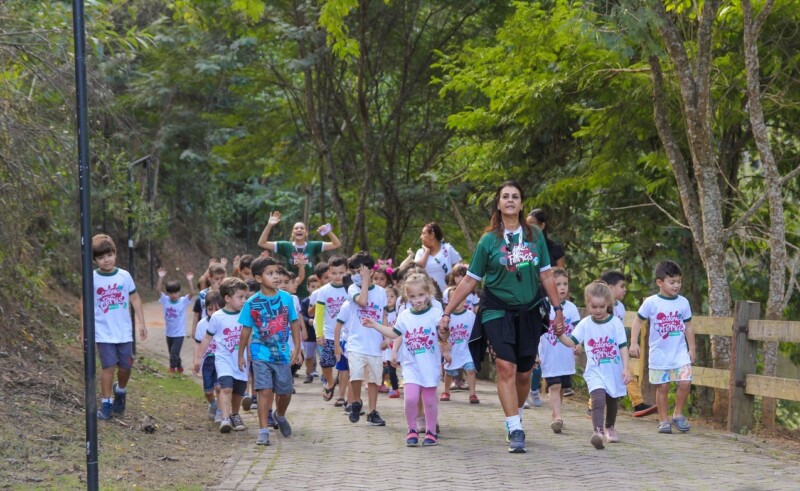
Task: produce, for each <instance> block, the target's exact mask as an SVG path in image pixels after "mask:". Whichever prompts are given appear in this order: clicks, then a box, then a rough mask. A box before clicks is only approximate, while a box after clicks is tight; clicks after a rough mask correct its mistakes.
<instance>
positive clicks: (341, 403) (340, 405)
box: [333, 397, 347, 407]
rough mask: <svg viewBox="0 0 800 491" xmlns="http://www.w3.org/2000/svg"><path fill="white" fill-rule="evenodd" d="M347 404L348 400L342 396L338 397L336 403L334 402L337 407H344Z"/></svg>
mask: <svg viewBox="0 0 800 491" xmlns="http://www.w3.org/2000/svg"><path fill="white" fill-rule="evenodd" d="M345 404H347V401H345V400H344V399H342V398H341V397H340V398H338V399H336V402H334V403H333V405H334V406H336V407H342V406H344V405H345Z"/></svg>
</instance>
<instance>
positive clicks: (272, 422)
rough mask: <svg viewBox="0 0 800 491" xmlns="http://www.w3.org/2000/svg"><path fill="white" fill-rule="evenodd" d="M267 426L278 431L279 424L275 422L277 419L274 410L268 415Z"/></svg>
mask: <svg viewBox="0 0 800 491" xmlns="http://www.w3.org/2000/svg"><path fill="white" fill-rule="evenodd" d="M267 426H271V427H272V428H273V429H276V430H277V429H278V422H277V421H275V417H274V416H273V415H272V409H270V410H269V412H268V413H267Z"/></svg>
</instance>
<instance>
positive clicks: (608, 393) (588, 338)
mask: <svg viewBox="0 0 800 491" xmlns="http://www.w3.org/2000/svg"><path fill="white" fill-rule="evenodd" d="M584 299H585V301H586V308H587V310H588V311H589V316H588V317H586V318H585V319H583V320H582V321H580V322H579V323H578V325H577V326H575V329H574V330H573V331H572V335H571V336H567V335H566V334H564V331H565V326H564V325H557V326H555V327H554V329H555V333H556V335H558V339H560V340H561V342H562V343H564V344H565V345H566V346H569V347H570V348H572V347H575V346H577V345H578V344H582V345H583V349H584V350H585V351H586V368H585V370H584V372H583V378H584V380H586V386H587V387H588V389H589V394H590V395H591V397H592V426H593V428H594V434H592V438H591V440H590V441H591V443H592V445H593V446H594V448H596V449H598V450H600V449H602V448H603V447H604V445H603V440H605V441H606V442H608V443H616V442H618V441H619V437H618V436H617V431H616V429H615V428H614V424H615V423H616V420H617V409H618V406H619V398H621V397H624V396H625V393H626V392H625V384H627V383H628V381H629V380H630V374H629V371H628V343H627V341H626V339H625V327H624V326H623V325H622V322H620V321H619V319H617V318H616V317H615V316H614V315H613V314H612V313H611V309H612V306H613V304H614V298H613V297H612V295H611V290H610V289H609V288H608V285H607V284H605V283H604V282H602V281H594V282H592V283H590V284H589V286H587V287H586V290H585V291H584ZM603 413H605V427H604V426H603Z"/></svg>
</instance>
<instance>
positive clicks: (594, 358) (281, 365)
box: [81, 213, 694, 449]
mask: <svg viewBox="0 0 800 491" xmlns="http://www.w3.org/2000/svg"><path fill="white" fill-rule="evenodd" d="M279 222H280V213H273V214H271V216H270V220H269V223H268V225H267V228H266V229H265V231H264V234H263V235H262V240H261V241H260V242H259V245H261V246H262V247H264V248H265V251H264V252H262V254H261V255H260V256H258V257H254V256H250V255H244V256H241V257H240V256H237V257H236V259H235V260H234V263H233V273H232V274H231V275H228V271H227V264H226V263H227V261H217V260H216V259H212V260H211V261H210V263H209V265H208V268H207V270H206V271H205V272H204V274H203V275H202V276H200V278H199V279H198V282H197V285H198V286H199V288H200V291H199V294H198V295H197V296H196V300H195V301H194V302H192V301H191V298H192V296H193V294H194V284H193V281H194V275H193V274H192V273H187V274H186V275H185V279H186V281H187V282H188V294H187V295H181V285H180V282H178V281H175V280H169V281H167V280H166V277H167V271H166V270H165V269H163V268H160V269H159V270H158V284H157V287H156V290H157V292H158V293H159V295H160V297H159V302H160V303H161V304H162V306H163V309H164V310H163V311H164V320H165V326H166V329H165V334H166V342H167V350H168V352H169V371H170V372H178V373H180V372H183V370H184V367H183V364H182V360H181V356H180V351H181V346H182V343H183V339H184V336H185V335H187V332H186V322H185V314H186V311H187V310H188V309H189V308H192V311H193V313H194V318H193V321H192V323H191V331H190V332H189V333H188V335H191V336H192V338H193V339H194V340H195V342H196V345H195V350H194V356H193V360H192V368H193V370H194V372H195V373H196V374H198V375H200V376H202V380H203V384H202V385H203V393H204V395H205V398H206V400H207V401H208V418H209V419H210V420H213V421H215V422H216V423H217V424H218V425H219V431H220V432H221V433H228V432H230V431H242V430H245V429H246V426H245V424H244V421H243V420H242V417H241V414H240V412H241V411H242V410H245V411H247V410H249V409H250V408H251V407H256V408H257V412H258V424H259V433H258V438H257V440H256V444H258V445H269V444H270V428H275V429H279V430H280V433H281V434H282V435H283V436H284V437H289V436H290V435H291V433H292V428H291V425H290V423H289V420H288V418H287V411H288V408H289V405H290V402H291V399H292V394H293V393H294V392H295V389H294V376H296V372H297V370H298V369H299V368H300V367H302V366H305V373H304V379H303V383H313V382H314V380H315V379H316V378H318V377H319V378H320V381H321V384H322V388H321V397H322V400H323V401H324V402H327V401H332V400H334V398H336V399H335V400H334V401H333V405H334V406H336V407H344V410H345V412H346V413H347V414H348V418H349V421H350V422H351V423H358V422H359V421H360V419H361V416H363V415H365V416H366V418H365V419H366V422H367V424H368V425H371V426H385V425H386V424H387V422H386V421H385V420H384V419H383V418H382V417H381V414H380V412H379V411H378V406H379V403H380V394H381V393H388V398H398V397H400V396H401V394H402V397H403V398H404V403H403V407H404V411H405V418H406V422H405V424H406V426H407V433H406V437H405V442H406V444H407V445H408V446H416V445H418V444H420V442H421V444H422V445H423V446H433V445H436V444H437V443H438V441H439V425H438V414H439V407H438V405H439V402H446V401H450V400H451V397H453V395H452V394H451V391H452V390H454V389H457V388H461V387H462V385H461V384H463V383H465V384H466V388H467V389H468V400H469V402H470V403H472V404H479V403H480V399H479V398H478V395H477V393H476V365H479V363H480V361H482V360H473V358H472V356H473V355H472V353H471V351H470V340H471V339H472V337H473V327H474V326H475V325H476V321H478V320H479V319H478V318H479V316H478V315H476V314H478V312H479V309H480V307H481V303H480V295H479V293H478V292H477V291H472V292H471V293H469V294H468V295H467V297H466V299H465V300H464V301H463V302H462V303H461V304H460V305H454V306H451V307H449V311H450V312H451V313H450V314H444V306H448V304H449V300H450V298H451V293H452V292H453V291H454V289H455V287H456V286H458V285H459V284H460V283H461V281H462V280H463V279H464V278H465V277H466V276H467V266H466V264H464V263H463V262H458V263H457V264H455V265H452V268H450V271H449V272H448V274H447V275H446V277H445V279H444V281H445V284H446V288H445V289H444V291H443V292H442V291H441V287H440V285H439V284H438V283H437V280H438V279H434V278H431V276H430V275H429V274H428V273H427V272H426V270H425V269H424V268H423V267H420V265H419V264H416V263H415V262H413V261H405V262H404V264H403V265H401V267H399V268H396V269H393V268H392V262H391V260H379V261H378V262H376V261H375V258H374V257H373V256H372V255H371V254H370V253H368V252H366V251H361V252H358V253H356V254H353V255H352V256H350V257H349V258H348V257H345V256H342V255H336V253H335V252H333V253H332V254H333V255H330V257H329V258H328V259H327V260H326V261H319V257H318V256H319V255H320V254H321V253H322V252H323V251H334V250H335V249H337V248H338V247H339V240H338V238H336V236H335V235H333V232H332V231H331V228H330V227H329V226H323V227H320V229H318V230H319V232H320V233H321V234H324V235H329V236H330V237H331V239H332V240H331V241H330V242H319V241H307V235H308V234H307V231H306V227H305V225H304V224H296V225H295V226H294V228H293V235H292V239H293V240H292V241H287V242H282V241H277V242H271V241H269V240H268V236H269V233H270V230H271V229H272V228H273V227H274V226H275V225H277V224H278V223H279ZM437 230H438V229H437ZM437 239H438V240H439V241H441V237H438V236H437ZM441 247H442V248H444V249H447V247H449V246H447V245H446V244H445V243H441ZM92 250H93V256H94V260H95V263H96V264H97V266H98V269H97V270H96V271H95V278H94V281H95V292H96V293H95V299H94V300H95V319H96V321H95V325H96V342H97V346H98V352H99V355H100V361H101V366H102V377H101V388H102V399H101V405H100V410H99V411H98V418H100V419H109V418H110V417H112V415H115V414H116V415H119V414H122V413H123V412H124V410H125V387H126V384H127V381H128V379H129V377H130V371H131V367H132V362H133V356H132V354H131V342H132V330H131V319H130V316H129V315H128V305H129V304H130V305H131V306H133V309H134V312H135V313H136V317H137V321H138V326H139V335H140V337H141V338H142V339H144V338H145V337H146V335H147V330H146V327H145V321H144V316H143V313H142V307H141V300H140V299H139V297H138V295H137V294H136V288H135V286H134V284H133V280H132V278H131V277H130V275H129V274H128V273H127V272H125V271H124V270H121V269H119V268H117V267H116V263H115V259H116V250H115V246H114V243H113V241H112V240H111V238H110V237H108V236H106V235H98V236H96V237H95V238H94V240H93V241H92ZM437 250H438V249H437ZM410 256H411V255H410ZM459 260H460V256H459ZM552 274H553V277H554V279H555V285H556V290H557V292H558V298H559V299H560V301H561V304H560V305H553V306H551V307H550V309H551V310H550V323H549V326H544V328H543V333H542V336H541V339H540V340H539V344H538V356H537V357H536V363H537V364H538V366H539V367H540V369H541V376H542V378H544V380H545V382H546V388H547V391H548V392H549V401H550V409H551V411H552V415H551V429H552V431H553V432H555V433H562V431H563V429H564V427H565V422H564V418H563V415H562V411H561V408H562V401H563V397H564V396H565V395H569V392H568V391H570V392H571V389H572V377H573V375H574V374H575V373H576V368H575V359H576V358H575V356H576V353H579V352H580V351H583V352H585V354H586V366H585V368H584V370H583V374H582V377H583V379H584V380H585V382H586V386H587V388H588V391H589V396H590V403H591V404H590V412H589V414H590V415H591V420H592V430H593V431H592V434H591V438H590V442H591V444H592V445H593V446H594V447H595V448H598V449H601V448H604V444H605V443H615V442H618V441H619V440H620V437H619V436H618V434H617V431H616V428H615V423H616V415H617V411H618V407H619V401H620V399H621V398H622V397H624V396H625V395H626V394H629V395H630V396H631V399H632V402H633V406H634V411H635V415H636V416H642V415H644V414H648V413H649V412H651V411H653V410H655V408H653V409H651V407H650V406H648V405H646V404H644V401H642V399H641V394H640V393H638V390H630V388H631V387H633V386H635V387H638V383H636V381H635V380H632V376H631V374H630V370H629V367H628V364H629V360H628V358H629V354H630V356H633V357H638V356H639V354H640V349H639V344H638V339H639V338H638V336H639V332H640V330H641V327H642V322H643V321H647V322H649V325H650V329H649V341H650V343H649V346H650V353H649V355H650V356H649V360H650V366H649V367H647V368H648V376H649V381H650V383H651V384H654V385H657V386H658V389H657V399H656V407H657V411H658V415H659V426H658V432H659V433H669V432H671V430H672V427H673V426H674V427H675V428H676V429H677V430H678V431H680V432H687V431H689V429H690V426H689V423H688V421H687V419H686V417H685V416H684V415H683V407H684V405H685V403H686V399H687V396H688V393H689V387H690V383H691V378H692V363H693V361H694V337H693V334H692V329H691V323H690V321H691V317H692V314H691V309H690V307H689V303H688V301H687V300H686V299H685V298H684V297H682V296H680V295H679V292H680V288H681V270H680V268H679V267H678V266H677V264H675V263H674V262H671V261H663V262H662V263H659V265H658V266H657V267H656V271H655V276H656V285H657V286H658V289H659V292H658V294H656V295H653V296H652V297H649V298H647V299H646V300H645V301H644V302H643V304H642V305H641V307H640V308H639V310H638V318H637V319H636V321H635V322H634V323H633V326H632V331H631V335H630V341H629V338H628V336H627V335H626V331H625V327H624V324H623V322H624V313H625V310H624V307H623V306H622V304H621V302H620V301H621V300H622V298H623V297H624V295H625V292H626V289H625V276H624V275H623V274H622V273H620V272H615V271H612V272H607V273H605V274H604V275H603V276H602V278H601V279H598V280H597V281H594V282H592V283H591V284H589V285H588V286H586V288H585V290H584V301H585V307H586V310H587V313H588V315H587V316H586V317H585V318H583V319H581V316H580V313H579V310H578V308H577V306H576V305H575V304H574V303H573V302H571V301H570V298H571V296H570V293H569V274H568V273H567V271H566V270H565V269H563V268H559V267H556V268H553V269H552ZM558 310H560V311H562V312H563V323H561V322H560V319H561V316H557V315H556V312H557V311H558ZM447 317H449V326H446V327H443V325H442V323H441V322H442V319H443V318H447ZM556 319H559V321H557V320H556ZM82 336H83V333H81V338H82ZM476 361H477V362H478V363H476ZM317 366H319V369H320V372H321V373H319V372H317ZM115 373H116V376H117V383H116V384H113V379H114V375H115ZM401 378H402V384H401V382H400V380H401ZM442 382H443V383H444V385H443V390H442V392H441V394H437V390H438V387H439V386H440V384H442ZM672 382H675V383H676V384H677V385H678V389H677V398H676V405H675V408H674V412H673V413H672V415H669V413H668V397H667V395H668V391H669V387H670V383H672ZM337 384H338V386H339V392H338V395H337V394H336V386H337ZM626 385H627V386H628V390H626ZM365 386H366V405H365V400H364V399H363V398H362V392H363V389H364V388H365ZM536 387H538V384H537V385H536ZM538 397H539V396H538V391H537V392H534V389H532V391H531V400H532V401H533V402H534V405H541V403H538V404H536V403H535V402H536V400H538ZM422 415H424V417H423V418H422V419H420V417H421V416H422ZM390 424H391V422H390Z"/></svg>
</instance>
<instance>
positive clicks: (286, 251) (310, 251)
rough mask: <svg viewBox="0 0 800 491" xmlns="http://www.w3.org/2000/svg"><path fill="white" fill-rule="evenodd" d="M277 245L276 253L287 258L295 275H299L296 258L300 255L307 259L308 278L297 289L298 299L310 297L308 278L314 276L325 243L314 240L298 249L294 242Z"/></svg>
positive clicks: (279, 242) (282, 241)
mask: <svg viewBox="0 0 800 491" xmlns="http://www.w3.org/2000/svg"><path fill="white" fill-rule="evenodd" d="M276 244H277V245H276V250H275V252H277V253H278V254H280V255H281V256H283V257H285V258H286V260H287V261H288V262H289V265H288V266H289V270H290V271H292V272H294V273H295V274H298V273H299V269H298V267H297V265H296V264H295V257H297V255H299V254H302V255H304V256H305V257H306V276H305V278H303V284H302V285H300V286H299V287H297V297H298V298H306V297H308V277H309V276H311V275H312V274H314V261H315V260H316V258H317V256H319V255H320V254H321V253H322V247H323V242H320V241H318V240H312V241H308V242H306V245H305V246H303V247H297V246H296V245H295V244H294V243H293V242H289V241H285V240H279V241H277V242H276Z"/></svg>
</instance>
